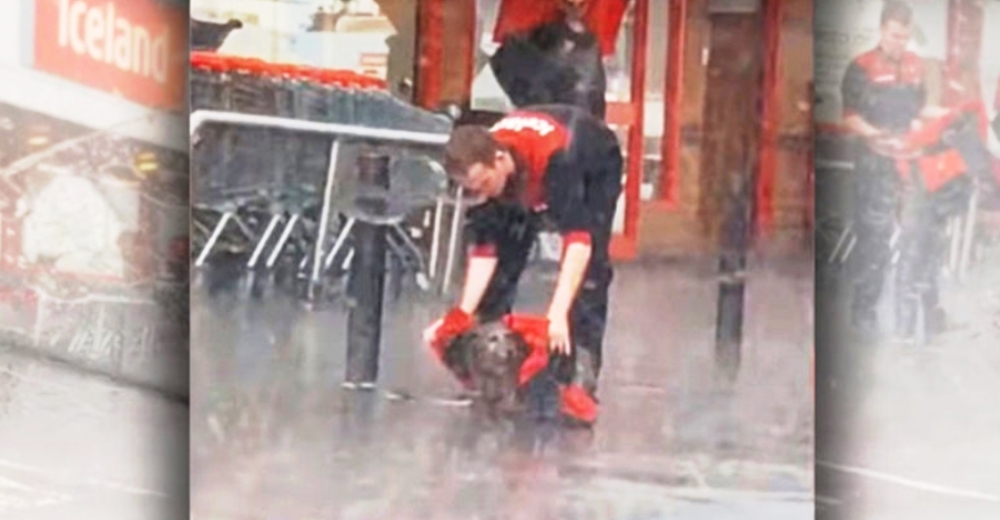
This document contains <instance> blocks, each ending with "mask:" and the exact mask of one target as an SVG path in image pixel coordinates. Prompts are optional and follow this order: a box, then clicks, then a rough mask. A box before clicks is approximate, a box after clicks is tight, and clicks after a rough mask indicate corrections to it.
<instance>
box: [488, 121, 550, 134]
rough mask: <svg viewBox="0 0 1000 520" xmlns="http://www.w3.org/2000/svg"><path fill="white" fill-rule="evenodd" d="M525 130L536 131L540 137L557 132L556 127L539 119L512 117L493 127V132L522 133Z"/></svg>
mask: <svg viewBox="0 0 1000 520" xmlns="http://www.w3.org/2000/svg"><path fill="white" fill-rule="evenodd" d="M525 129H528V130H534V131H535V132H537V133H538V134H539V135H541V136H546V135H548V134H551V133H552V132H555V130H556V127H555V126H554V125H553V124H552V123H550V122H548V121H546V120H544V119H542V118H539V117H530V116H512V117H505V118H503V119H501V120H500V121H499V122H498V123H497V124H495V125H493V128H492V130H491V131H494V132H495V131H497V130H511V131H513V132H520V131H523V130H525Z"/></svg>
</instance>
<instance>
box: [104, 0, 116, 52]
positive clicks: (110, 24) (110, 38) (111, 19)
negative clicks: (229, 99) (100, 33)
mask: <svg viewBox="0 0 1000 520" xmlns="http://www.w3.org/2000/svg"><path fill="white" fill-rule="evenodd" d="M104 61H105V63H110V64H114V62H115V4H108V6H107V9H106V13H105V18H104Z"/></svg>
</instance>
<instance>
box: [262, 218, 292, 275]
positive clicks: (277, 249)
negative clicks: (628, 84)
mask: <svg viewBox="0 0 1000 520" xmlns="http://www.w3.org/2000/svg"><path fill="white" fill-rule="evenodd" d="M298 223H299V216H298V215H292V218H291V219H290V220H289V221H288V224H285V230H284V231H282V232H281V236H280V237H278V243H277V244H275V245H274V250H272V251H271V256H269V257H268V258H267V268H268V269H270V268H272V267H274V264H275V262H277V261H278V257H280V256H281V250H282V249H284V248H285V244H287V243H288V238H289V237H291V236H292V231H295V224H298Z"/></svg>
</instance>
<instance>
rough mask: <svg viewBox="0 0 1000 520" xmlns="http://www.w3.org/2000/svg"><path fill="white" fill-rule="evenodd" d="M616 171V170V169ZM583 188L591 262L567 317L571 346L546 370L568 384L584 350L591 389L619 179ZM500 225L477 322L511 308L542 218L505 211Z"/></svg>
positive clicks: (598, 358)
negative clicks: (589, 210) (590, 219)
mask: <svg viewBox="0 0 1000 520" xmlns="http://www.w3.org/2000/svg"><path fill="white" fill-rule="evenodd" d="M619 171H620V170H619ZM595 188H597V189H590V190H588V192H589V193H591V194H592V195H591V196H592V198H593V200H591V201H589V202H590V204H591V205H592V207H595V206H596V207H597V208H599V209H597V210H596V211H594V214H595V215H597V217H596V219H595V225H594V226H593V229H591V230H590V232H591V244H592V247H593V252H592V253H591V257H590V263H589V264H588V266H587V271H586V274H585V276H584V279H583V282H582V283H581V284H580V288H579V290H578V291H577V295H576V299H575V300H574V302H573V307H572V309H571V311H570V316H569V327H570V336H571V338H570V340H571V341H572V344H573V348H572V350H571V354H570V355H569V356H563V357H559V358H556V359H554V360H553V362H552V363H551V368H552V370H554V374H555V377H556V379H557V380H558V381H559V382H560V383H564V384H568V383H570V382H572V381H573V380H574V378H576V377H578V376H580V373H579V372H580V371H579V370H578V369H577V363H578V361H583V360H578V357H579V356H578V351H579V350H583V351H585V354H584V355H585V356H586V357H587V358H589V359H588V360H587V362H586V363H587V364H588V365H589V367H586V368H587V369H589V371H590V372H592V377H593V381H591V382H589V383H588V386H592V387H594V388H596V379H597V376H598V375H599V373H600V369H601V364H602V354H603V350H604V334H605V330H606V328H607V319H608V296H609V289H610V287H611V282H612V280H613V278H614V271H613V269H612V266H611V257H610V246H611V235H612V226H613V220H614V213H615V209H616V206H617V201H618V194H619V193H620V192H621V181H620V176H619V177H618V178H616V179H614V185H613V186H612V185H611V182H610V181H607V185H606V186H602V187H595ZM503 211H505V212H507V214H506V215H505V218H503V219H502V222H504V223H505V226H504V229H503V232H502V233H497V235H496V236H499V239H498V241H497V242H498V243H497V244H496V249H497V269H496V271H495V273H494V275H493V279H492V280H491V282H490V285H489V286H488V288H487V290H486V294H485V295H484V296H483V299H482V301H481V302H480V304H479V308H478V309H477V311H476V314H477V317H478V318H479V319H480V320H482V321H490V320H495V319H499V318H500V317H502V316H503V315H505V314H508V313H510V312H511V311H512V310H513V307H514V302H515V300H516V299H517V287H518V283H519V282H520V279H521V275H522V274H523V272H524V269H525V267H526V266H527V263H528V256H529V254H530V253H531V249H532V246H533V245H534V243H535V239H536V237H537V236H538V233H539V232H540V231H541V230H542V229H543V227H544V215H540V214H537V213H533V212H529V211H527V210H525V209H523V208H519V207H507V208H504V209H503Z"/></svg>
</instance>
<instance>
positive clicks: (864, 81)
mask: <svg viewBox="0 0 1000 520" xmlns="http://www.w3.org/2000/svg"><path fill="white" fill-rule="evenodd" d="M867 90H868V78H867V76H866V75H865V71H864V70H863V69H862V68H861V66H860V65H858V63H857V62H856V61H852V62H851V63H850V65H848V66H847V70H846V71H845V72H844V79H843V80H842V81H841V83H840V99H841V105H842V110H843V123H844V126H845V127H847V129H848V131H850V132H851V133H852V134H854V135H858V136H861V137H864V138H866V139H870V138H874V137H878V136H879V135H880V134H882V131H881V130H879V129H878V128H876V127H874V126H872V125H871V123H869V122H868V121H866V120H865V118H864V117H863V116H862V115H861V113H862V109H863V107H862V105H863V103H864V98H865V95H866V91H867Z"/></svg>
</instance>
